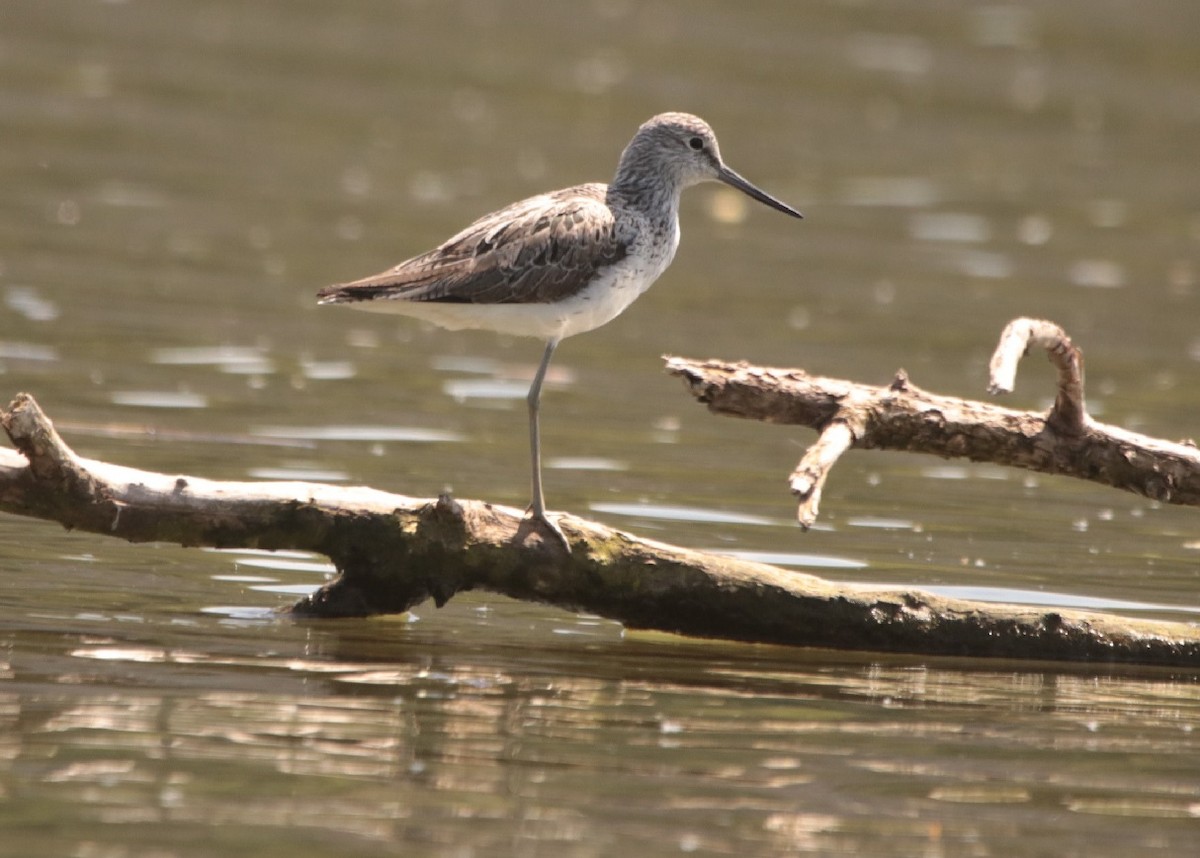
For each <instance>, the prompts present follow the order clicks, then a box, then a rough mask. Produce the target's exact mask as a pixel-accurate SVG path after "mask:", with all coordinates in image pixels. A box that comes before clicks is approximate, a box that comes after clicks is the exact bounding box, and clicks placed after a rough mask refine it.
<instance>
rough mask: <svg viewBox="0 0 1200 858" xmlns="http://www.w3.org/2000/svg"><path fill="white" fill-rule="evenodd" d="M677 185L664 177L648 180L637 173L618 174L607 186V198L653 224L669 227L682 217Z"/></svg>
mask: <svg viewBox="0 0 1200 858" xmlns="http://www.w3.org/2000/svg"><path fill="white" fill-rule="evenodd" d="M681 191H682V188H680V187H679V186H678V185H677V184H675V183H672V182H669V181H663V177H662V176H648V175H642V174H638V173H635V172H623V171H621V170H618V171H617V175H616V177H615V178H614V179H613V182H612V184H611V185H609V186H608V195H609V197H610V199H611V198H616V199H617V200H619V201H620V202H621V204H622V205H623V206H625V207H627V208H632V209H637V210H638V211H639V212H641V213H642V214H643V215H645V216H646V217H647V218H649V219H650V220H653V221H659V222H664V223H669V222H672V221H674V220H676V219H677V218H678V217H679V194H680V192H681Z"/></svg>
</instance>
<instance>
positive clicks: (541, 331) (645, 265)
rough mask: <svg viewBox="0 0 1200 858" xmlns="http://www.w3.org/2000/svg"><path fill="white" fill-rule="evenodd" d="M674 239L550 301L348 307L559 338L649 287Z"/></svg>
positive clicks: (452, 326) (611, 314)
mask: <svg viewBox="0 0 1200 858" xmlns="http://www.w3.org/2000/svg"><path fill="white" fill-rule="evenodd" d="M673 238H674V240H673V241H672V242H671V243H670V245H669V246H668V247H665V248H659V251H660V252H659V253H657V254H653V255H651V256H649V257H647V256H646V255H644V254H639V253H636V252H635V253H631V254H630V255H629V256H627V257H626V258H625V259H623V260H622V261H621V262H619V263H617V264H616V265H613V266H611V267H610V268H608V269H606V270H605V271H604V272H603V273H602V274H601V275H600V276H599V277H598V278H597V279H596V280H594V281H592V283H591V284H590V285H589V286H588V287H587V288H586V289H585V290H584V291H582V292H580V293H579V294H577V295H575V296H573V297H571V298H568V299H567V300H565V301H559V302H557V303H554V304H452V303H440V302H437V301H404V300H395V299H391V300H389V299H386V298H379V299H376V300H374V301H362V302H359V303H354V304H350V305H349V306H351V307H354V308H356V309H359V310H367V311H370V312H373V313H393V314H396V315H401V316H411V317H412V318H414V319H422V320H424V321H426V322H431V323H433V324H435V325H438V326H439V327H443V328H446V329H448V330H451V331H459V330H465V329H476V330H485V331H495V332H497V333H500V334H511V335H513V336H520V337H538V338H540V339H543V340H551V339H563V338H564V337H570V336H574V335H575V334H582V333H583V332H584V331H590V330H592V329H593V328H598V327H600V326H601V325H604V324H607V323H608V322H611V321H612V320H613V319H615V318H616V317H617V316H619V315H620V314H621V313H622V312H623V311H624V310H625V308H626V307H628V306H629V305H630V304H632V303H633V302H634V301H635V300H636V299H637V297H638V296H639V295H641V294H642V293H643V292H645V291H646V290H647V289H649V288H650V286H651V284H653V283H654V281H655V280H657V279H658V277H659V275H660V274H662V273H663V271H665V270H666V268H667V266H668V265H670V264H671V259H672V258H673V257H674V255H675V248H676V247H677V246H678V244H679V231H678V227H676V229H675V234H674V236H673Z"/></svg>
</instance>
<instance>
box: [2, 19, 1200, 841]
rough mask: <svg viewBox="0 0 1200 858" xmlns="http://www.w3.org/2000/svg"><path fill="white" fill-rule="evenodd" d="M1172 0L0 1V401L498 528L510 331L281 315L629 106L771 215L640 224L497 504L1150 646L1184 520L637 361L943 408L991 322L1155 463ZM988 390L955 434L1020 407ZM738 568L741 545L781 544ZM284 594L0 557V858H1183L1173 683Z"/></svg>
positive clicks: (1185, 272) (171, 551)
mask: <svg viewBox="0 0 1200 858" xmlns="http://www.w3.org/2000/svg"><path fill="white" fill-rule="evenodd" d="M1193 18H1194V10H1193V9H1192V6H1191V4H1188V3H1184V2H1160V3H1156V4H1152V5H1149V6H1140V7H1138V6H1133V5H1129V4H1122V3H1115V2H1114V3H1083V2H1061V3H1055V4H1051V5H1047V4H1011V5H986V4H958V3H950V2H919V3H908V4H884V3H860V2H821V3H814V4H795V3H783V2H780V3H760V4H754V5H752V6H749V7H747V6H744V5H734V4H718V3H688V4H674V3H638V2H632V0H604V1H603V2H592V3H586V4H552V3H533V2H529V3H500V4H489V3H483V2H455V3H434V2H411V3H395V2H389V3H384V2H365V0H364V2H348V3H340V4H300V3H282V2H266V3H257V4H235V3H228V2H209V3H195V2H183V0H176V2H170V0H160V2H155V3H135V2H82V0H80V2H67V0H61V2H48V3H14V4H10V5H9V6H8V7H7V8H5V9H4V11H3V12H0V80H3V86H0V129H2V131H3V134H2V139H3V141H4V143H3V145H0V176H2V177H3V187H4V191H3V193H0V382H4V385H3V386H4V387H5V388H6V389H7V393H3V394H0V396H3V397H7V396H10V395H12V394H15V393H16V392H17V391H19V390H28V391H30V392H32V393H33V394H34V395H35V396H37V398H38V400H39V401H40V402H41V403H42V405H43V406H44V408H45V409H46V410H47V412H48V413H49V414H50V415H51V417H52V418H54V419H55V420H56V422H57V424H58V426H59V428H60V430H61V431H62V432H63V434H64V435H65V436H66V438H67V440H68V441H69V443H71V444H72V445H73V446H74V447H75V449H76V450H78V451H79V452H80V453H81V454H83V455H87V456H91V457H96V458H103V459H107V460H111V461H115V462H119V463H121V464H127V465H132V466H135V467H141V468H147V469H152V470H163V471H168V472H180V473H192V474H198V475H203V476H208V477H213V478H238V479H244V478H248V477H255V478H276V477H288V478H290V477H297V478H301V479H318V480H321V479H323V480H332V481H337V482H344V483H347V484H358V483H362V484H369V485H372V486H376V487H378V488H381V489H387V490H393V491H397V492H402V493H405V494H409V495H416V496H428V495H433V494H436V493H437V492H440V491H442V490H445V489H450V490H452V491H453V492H454V493H456V494H457V495H459V496H462V497H475V498H484V499H487V500H491V501H495V502H499V503H506V504H512V505H518V506H519V505H523V504H524V503H525V502H526V500H527V493H528V486H527V475H526V459H525V456H526V449H525V448H526V443H527V439H526V435H525V416H524V403H523V401H522V397H523V395H524V390H525V386H526V383H527V379H528V378H529V376H530V374H531V373H532V370H533V367H534V365H535V364H536V361H537V359H538V358H539V356H540V352H541V346H540V345H539V344H538V343H536V342H534V341H532V340H517V339H506V338H500V337H496V336H494V335H490V334H486V333H455V334H451V333H446V332H442V331H436V330H432V329H426V328H423V327H422V326H420V325H419V324H416V323H413V322H409V321H406V320H395V319H387V318H378V317H374V316H369V315H366V314H355V313H353V312H350V311H345V310H341V309H338V308H321V309H318V308H317V307H316V306H315V304H314V299H313V295H314V293H315V291H316V290H317V289H318V288H320V287H321V286H324V285H326V284H328V283H332V282H335V281H340V280H346V279H351V278H354V277H358V276H361V275H365V274H369V273H372V272H374V271H377V270H380V269H382V268H384V267H386V266H387V265H389V264H392V263H394V262H396V261H399V260H400V259H403V258H405V257H407V256H409V255H412V254H413V253H416V252H418V251H421V250H424V249H426V248H427V247H429V246H432V245H433V244H435V243H436V242H437V241H439V240H441V239H442V238H444V237H446V236H447V235H449V234H450V233H452V232H453V231H455V230H457V229H458V228H460V227H461V226H463V225H464V224H465V223H467V222H468V221H470V220H471V219H473V218H474V217H476V216H477V215H479V214H481V213H483V212H485V211H488V210H491V209H493V208H495V207H497V206H500V205H503V204H505V203H507V202H510V201H512V200H515V199H518V198H520V197H522V196H525V195H528V194H531V193H534V192H536V191H540V190H544V189H547V188H552V187H560V186H564V185H568V184H573V183H576V182H580V181H590V180H598V181H600V180H606V179H607V178H608V177H609V176H610V174H611V172H612V170H613V168H614V166H615V163H616V157H617V154H618V153H619V151H620V149H621V147H622V146H623V145H624V144H625V142H626V141H627V140H628V138H629V136H630V135H631V134H632V132H633V130H634V128H636V126H637V125H638V124H639V123H640V122H642V121H643V120H644V119H646V118H647V117H649V116H650V115H652V114H654V113H656V112H660V111H662V110H669V109H674V110H689V111H693V112H696V113H698V114H700V115H702V116H704V117H705V118H707V119H708V120H709V121H710V122H711V123H712V124H713V126H714V127H715V128H716V130H717V132H718V134H719V135H720V137H721V142H722V149H723V152H724V154H725V157H726V159H727V160H728V161H729V163H730V164H731V165H732V166H733V167H735V168H736V169H737V170H739V171H740V172H742V173H743V174H745V175H746V176H747V177H748V178H750V179H751V180H752V181H754V182H755V183H757V184H760V185H761V186H762V187H764V188H766V189H768V190H769V191H771V192H772V193H774V194H776V195H778V196H779V197H781V198H782V199H785V200H787V201H788V202H790V203H792V204H794V205H796V206H797V207H798V208H800V209H801V210H803V211H804V212H805V214H806V216H807V218H806V220H805V221H804V222H802V223H799V224H797V223H795V222H793V221H790V220H788V219H786V218H783V217H780V216H778V215H775V214H773V213H771V212H770V211H768V210H765V209H759V208H758V207H753V208H745V209H742V208H739V206H738V205H737V204H736V202H734V201H731V198H729V197H728V196H726V195H724V194H723V193H722V192H721V190H720V189H719V188H716V187H715V186H714V187H702V188H699V189H696V190H693V191H691V192H689V194H688V195H687V196H686V198H685V201H684V211H683V218H682V219H683V240H682V243H681V247H680V251H679V254H678V257H677V259H676V261H675V263H674V265H673V266H672V267H671V269H670V270H669V271H668V273H667V274H666V275H664V277H663V278H662V280H661V281H660V283H659V284H658V285H656V286H655V288H654V289H652V290H651V291H650V292H648V293H647V294H646V295H645V296H644V297H643V298H642V299H640V300H639V301H638V303H637V304H635V305H634V306H633V307H632V308H631V309H630V310H629V311H628V312H627V313H626V314H625V315H624V316H622V317H621V318H620V319H618V320H616V321H615V322H613V323H612V324H610V325H608V326H606V327H605V328H603V329H600V330H598V331H596V332H593V333H591V334H589V335H586V336H582V337H579V338H575V339H572V340H568V341H567V342H566V343H564V344H563V346H562V347H561V348H560V350H559V352H558V355H557V356H556V363H555V367H554V374H553V375H552V377H551V379H550V380H549V381H548V384H547V390H546V394H545V397H544V416H543V432H544V439H543V440H544V448H545V454H546V457H547V464H548V466H549V467H548V469H547V473H546V482H547V495H548V500H549V503H550V505H551V507H553V508H559V509H569V510H571V511H573V512H576V513H579V514H584V515H589V516H591V517H594V518H596V519H598V520H601V521H605V522H607V523H609V524H612V525H614V526H619V527H622V528H626V529H629V530H632V531H635V532H637V533H641V534H644V535H647V536H651V537H654V538H659V539H663V540H667V541H670V542H674V543H679V544H683V545H688V546H692V547H696V548H702V549H714V550H723V551H734V552H752V553H760V554H767V555H772V556H773V557H774V559H775V560H776V561H778V562H783V563H787V564H790V565H793V566H795V568H798V569H804V570H806V571H812V572H815V573H816V574H822V575H826V576H828V577H831V578H835V579H838V580H851V581H863V582H880V583H903V584H915V585H920V586H925V587H930V588H933V589H940V590H941V591H942V592H948V593H953V594H955V595H969V596H976V597H981V598H992V599H1005V600H1016V601H1026V602H1032V603H1037V604H1050V605H1057V606H1065V607H1082V608H1093V607H1095V608H1103V609H1112V610H1118V611H1122V612H1125V613H1130V614H1142V615H1149V616H1156V617H1165V618H1170V619H1178V620H1182V621H1188V622H1195V621H1196V616H1197V615H1196V610H1197V609H1198V608H1200V599H1198V598H1197V595H1196V594H1197V585H1198V583H1200V527H1198V526H1197V518H1196V512H1195V510H1188V509H1174V508H1167V507H1162V506H1160V505H1158V504H1155V503H1151V502H1149V501H1146V500H1144V499H1141V498H1136V497H1132V496H1126V495H1123V494H1119V493H1116V492H1113V491H1111V490H1107V489H1104V488H1101V487H1099V486H1094V485H1089V484H1083V483H1076V482H1071V481H1067V480H1060V479H1054V478H1049V477H1041V476H1036V475H1030V474H1024V473H1020V472H1009V471H1006V470H1003V469H999V468H994V467H988V466H979V465H965V464H961V463H956V462H942V461H940V460H934V459H924V458H918V457H914V456H905V455H887V454H878V453H853V454H850V455H849V456H847V457H846V458H845V459H844V460H843V461H842V462H841V463H840V464H839V465H838V467H837V470H836V471H835V472H834V474H833V477H832V478H831V480H830V483H829V485H828V487H827V489H826V494H825V500H824V503H823V505H822V518H821V521H820V527H819V528H817V529H815V530H814V531H812V532H810V533H807V534H806V533H803V532H801V531H800V530H799V529H798V528H796V527H795V525H794V524H793V523H792V515H793V511H794V510H793V505H792V501H791V498H790V497H789V495H788V493H787V490H786V483H785V478H786V476H787V474H788V473H789V472H790V470H791V468H792V467H793V466H794V465H795V463H796V461H797V460H798V459H799V457H800V456H801V454H802V453H803V450H804V448H805V445H806V444H808V443H810V442H811V440H812V435H811V433H807V432H802V431H798V430H793V429H788V428H783V427H775V426H763V425H755V424H750V423H743V422H739V421H733V420H728V419H724V418H718V417H714V416H712V415H709V414H708V413H707V412H706V411H705V410H704V409H703V408H702V407H700V406H697V405H696V404H695V403H694V402H692V401H691V399H690V397H689V396H687V395H686V394H685V393H684V392H683V391H682V389H681V387H680V385H679V382H678V381H677V380H675V379H671V378H669V377H667V376H665V374H664V373H663V372H662V370H661V361H660V359H659V356H660V355H661V354H664V353H671V354H682V355H688V356H693V357H709V356H712V357H722V358H730V359H739V358H745V359H748V360H752V361H755V362H759V363H765V364H777V365H788V366H802V367H804V368H806V369H808V370H809V371H811V372H815V373H821V374H826V375H832V376H837V377H843V378H853V379H856V380H861V381H867V382H885V381H887V380H888V379H889V378H890V377H891V375H892V374H893V373H894V372H895V370H896V369H897V368H899V367H904V368H905V369H906V370H907V371H908V372H909V373H910V375H911V376H912V378H913V380H914V381H915V382H916V383H917V384H919V385H921V386H923V387H926V388H929V389H932V390H936V391H938V392H943V393H949V394H954V395H960V396H969V397H980V398H981V397H983V396H984V393H983V388H984V386H985V383H986V382H985V372H986V361H987V357H988V355H989V353H990V350H991V347H992V343H993V341H994V339H995V338H996V336H997V335H998V333H999V331H1000V329H1001V328H1002V326H1003V325H1004V324H1005V322H1007V321H1008V320H1009V319H1010V318H1011V317H1013V316H1016V315H1032V316H1042V317H1048V318H1052V319H1054V320H1055V321H1058V322H1059V323H1061V324H1063V325H1064V326H1065V327H1066V328H1067V330H1068V332H1069V333H1070V335H1071V336H1072V337H1073V338H1074V339H1075V341H1076V342H1077V343H1079V344H1080V345H1081V346H1082V347H1083V349H1084V350H1085V353H1086V355H1087V368H1088V379H1087V382H1088V403H1089V407H1090V408H1091V409H1092V411H1093V413H1094V414H1095V416H1096V417H1097V418H1098V419H1101V420H1104V421H1107V422H1113V423H1117V424H1120V425H1123V426H1126V427H1128V428H1131V429H1135V430H1139V431H1144V432H1147V433H1149V434H1153V435H1158V436H1162V437H1166V438H1173V439H1174V438H1183V437H1188V436H1192V437H1194V436H1195V435H1196V432H1197V426H1200V363H1198V361H1200V325H1198V324H1197V319H1200V307H1198V304H1200V284H1198V283H1197V277H1198V275H1200V173H1198V172H1197V170H1196V167H1195V157H1196V152H1197V151H1200V97H1198V96H1197V93H1198V92H1200V53H1197V52H1196V50H1195V43H1194V38H1193V34H1194V32H1195V27H1194V24H1193V23H1192V20H1193ZM1051 384H1052V375H1051V371H1050V369H1049V368H1048V367H1047V366H1046V365H1045V363H1044V361H1043V360H1042V359H1041V358H1039V357H1037V356H1032V357H1031V358H1030V359H1028V360H1027V362H1026V363H1025V365H1023V367H1022V372H1021V374H1020V376H1019V378H1018V387H1017V392H1016V393H1015V394H1014V395H1013V396H1011V397H1009V401H1008V402H1007V403H1006V404H1011V405H1014V406H1017V407H1030V408H1040V407H1044V406H1045V405H1046V404H1047V403H1048V401H1049V398H1050V396H1051V394H1052V388H1051ZM779 555H782V556H779ZM327 574H328V569H327V567H326V566H325V565H324V563H323V559H322V558H319V557H309V556H278V555H274V556H269V555H255V554H246V553H240V554H239V553H219V552H202V551H185V550H182V549H177V548H173V547H169V546H138V547H133V546H127V545H124V544H121V543H116V542H110V541H106V540H104V539H102V538H100V537H95V536H88V535H80V534H72V533H65V532H64V531H62V530H61V529H60V528H58V527H57V526H54V525H50V524H44V523H37V522H29V521H24V520H21V519H17V518H13V517H5V518H4V519H3V520H0V725H2V726H3V729H2V730H0V829H2V830H3V832H4V836H3V837H2V838H0V855H13V856H23V858H27V857H28V856H34V858H36V856H80V858H91V856H106V858H107V856H113V858H125V856H130V858H150V856H154V858H161V856H188V858H190V857H191V856H216V855H221V856H235V855H255V856H267V855H275V854H279V855H285V854H286V855H289V856H295V855H313V856H318V855H331V856H332V855H351V854H352V855H425V854H428V855H439V856H442V855H445V856H482V855H522V856H535V855H553V856H591V855H596V856H600V855H612V854H620V853H627V854H635V855H643V854H644V855H659V854H676V853H683V854H702V855H722V854H739V855H749V854H817V855H827V854H855V855H869V854H893V855H914V856H917V855H919V856H941V855H947V856H949V855H977V856H990V855H995V856H1009V855H1055V856H1064V855H1067V856H1069V855H1088V856H1095V855H1143V854H1162V855H1183V854H1191V853H1193V852H1195V851H1196V849H1197V847H1200V738H1197V736H1196V728H1197V727H1198V726H1200V688H1198V686H1197V683H1196V677H1195V676H1193V675H1190V674H1171V673H1165V672H1155V671H1135V670H1127V671H1116V670H1111V669H1107V668H1101V669H1082V668H1070V669H1068V668H1063V667H1061V666H1053V665H1027V664H1008V663H997V662H969V661H933V660H928V659H908V658H896V657H882V656H873V655H847V654H831V653H824V652H809V651H789V650H782V649H775V648H765V647H748V646H735V645H726V644H720V643H712V642H705V643H697V642H689V641H682V640H678V639H673V638H668V637H657V636H645V635H634V634H626V633H624V632H623V631H622V629H621V628H620V627H619V626H617V625H615V624H613V623H610V622H608V621H605V620H600V619H597V618H592V617H587V616H574V615H570V614H567V613H564V612H561V611H555V610H550V609H546V608H542V607H536V606H529V605H522V604H515V603H512V602H507V601H504V600H501V599H486V598H481V597H475V596H473V597H469V598H460V599H456V600H454V601H453V602H452V603H450V605H448V606H447V607H446V608H443V609H441V610H436V609H434V608H433V606H432V605H425V606H422V607H421V608H419V609H418V610H417V611H416V614H415V615H414V616H411V617H407V618H381V619H376V620H372V621H368V622H346V623H342V622H337V623H295V622H290V621H280V620H277V619H275V618H273V617H272V616H271V613H270V611H271V609H273V608H275V607H277V606H279V605H284V604H287V603H289V602H290V601H292V600H294V599H295V598H296V597H297V594H299V593H303V592H306V591H307V590H308V589H311V588H312V587H313V586H316V585H318V584H319V583H320V582H321V581H323V580H324V578H325V576H326V575H327Z"/></svg>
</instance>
